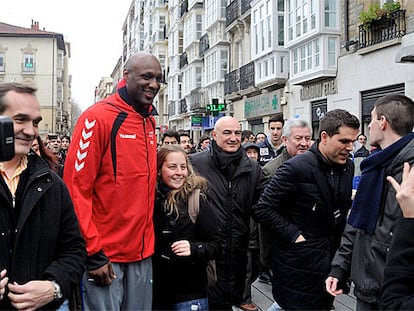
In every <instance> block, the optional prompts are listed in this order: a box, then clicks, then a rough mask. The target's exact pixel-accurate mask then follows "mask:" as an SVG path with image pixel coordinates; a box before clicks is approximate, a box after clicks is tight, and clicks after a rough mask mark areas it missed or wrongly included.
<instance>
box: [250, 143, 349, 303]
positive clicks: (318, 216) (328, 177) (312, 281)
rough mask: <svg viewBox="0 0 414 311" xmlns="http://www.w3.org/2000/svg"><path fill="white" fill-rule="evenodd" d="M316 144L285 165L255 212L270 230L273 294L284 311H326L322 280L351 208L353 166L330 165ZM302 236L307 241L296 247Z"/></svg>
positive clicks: (264, 194) (261, 198) (327, 301)
mask: <svg viewBox="0 0 414 311" xmlns="http://www.w3.org/2000/svg"><path fill="white" fill-rule="evenodd" d="M317 145H318V144H317V143H315V144H314V145H313V146H312V147H311V148H310V150H309V151H307V152H306V153H304V154H300V155H296V156H295V157H293V158H291V159H290V160H288V161H286V162H284V163H283V164H282V165H281V166H280V167H279V169H278V170H277V173H276V174H275V175H274V177H273V178H272V179H271V180H270V182H269V184H268V185H267V187H266V188H265V191H264V193H263V195H262V196H261V197H260V199H259V202H258V204H257V205H256V208H255V215H256V219H257V221H258V222H259V223H263V224H265V225H267V226H269V227H270V228H271V230H273V232H274V249H275V251H274V254H275V255H274V262H273V266H272V272H273V276H272V283H273V288H272V289H273V296H274V298H275V300H276V301H277V303H278V304H279V305H280V306H281V307H282V308H283V309H285V310H330V308H331V306H332V302H333V297H332V296H330V295H329V294H327V293H326V291H325V288H324V281H325V279H326V277H327V276H328V272H329V269H330V262H331V259H332V258H333V255H334V254H335V251H336V249H337V247H338V246H339V241H340V237H341V234H342V231H343V228H344V227H345V223H346V216H347V213H348V210H349V208H350V206H351V190H352V189H351V188H352V187H351V186H352V178H353V171H354V166H353V163H352V161H351V160H347V163H346V164H345V165H336V166H332V165H329V164H328V163H327V162H326V161H325V160H324V158H323V157H322V155H321V154H320V152H319V150H318V149H317ZM300 234H302V235H303V236H304V237H305V239H306V241H304V242H300V243H295V240H296V239H297V237H298V236H299V235H300Z"/></svg>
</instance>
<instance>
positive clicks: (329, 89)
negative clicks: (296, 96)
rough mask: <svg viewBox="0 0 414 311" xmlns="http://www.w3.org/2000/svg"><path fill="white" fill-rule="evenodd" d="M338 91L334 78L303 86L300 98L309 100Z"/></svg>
mask: <svg viewBox="0 0 414 311" xmlns="http://www.w3.org/2000/svg"><path fill="white" fill-rule="evenodd" d="M336 93H338V89H337V85H336V79H332V80H329V81H322V82H318V83H312V84H309V85H305V86H303V88H302V89H301V90H300V100H302V101H303V100H309V99H314V98H318V97H324V96H328V95H332V94H336Z"/></svg>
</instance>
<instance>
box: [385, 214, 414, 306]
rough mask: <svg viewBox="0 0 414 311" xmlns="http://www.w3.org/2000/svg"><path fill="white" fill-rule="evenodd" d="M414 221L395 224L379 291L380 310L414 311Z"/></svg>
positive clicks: (400, 220)
mask: <svg viewBox="0 0 414 311" xmlns="http://www.w3.org/2000/svg"><path fill="white" fill-rule="evenodd" d="M413 263H414V219H413V218H401V219H399V220H398V222H397V226H396V229H395V234H394V239H393V242H392V244H391V248H390V252H389V254H388V258H387V264H386V266H385V270H384V283H383V285H382V287H381V291H380V305H379V306H380V309H381V310H414V264H413Z"/></svg>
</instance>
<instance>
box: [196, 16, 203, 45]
mask: <svg viewBox="0 0 414 311" xmlns="http://www.w3.org/2000/svg"><path fill="white" fill-rule="evenodd" d="M202 34H203V17H202V15H200V14H197V15H196V40H198V39H200V38H201V36H202Z"/></svg>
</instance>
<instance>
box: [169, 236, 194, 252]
mask: <svg viewBox="0 0 414 311" xmlns="http://www.w3.org/2000/svg"><path fill="white" fill-rule="evenodd" d="M171 249H172V251H173V253H174V254H175V255H177V256H190V255H191V246H190V242H189V241H187V240H181V241H175V242H174V243H173V244H172V245H171Z"/></svg>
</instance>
